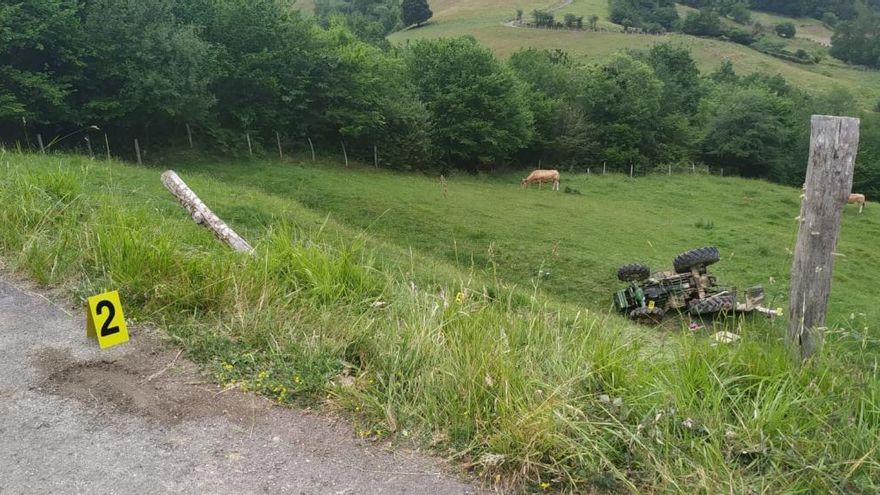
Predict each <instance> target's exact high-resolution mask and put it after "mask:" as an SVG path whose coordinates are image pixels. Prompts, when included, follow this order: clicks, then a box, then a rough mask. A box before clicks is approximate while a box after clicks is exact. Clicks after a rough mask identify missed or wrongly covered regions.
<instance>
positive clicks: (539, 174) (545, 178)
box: [522, 170, 559, 191]
mask: <svg viewBox="0 0 880 495" xmlns="http://www.w3.org/2000/svg"><path fill="white" fill-rule="evenodd" d="M532 182H537V183H538V189H540V188H541V185H542V184H543V183H545V182H552V183H553V190H554V191H558V190H559V170H533V171H532V173H530V174H529V176H528V177H526V178H525V179H523V180H522V186H523V187H526V188H527V187H529V184H531V183H532Z"/></svg>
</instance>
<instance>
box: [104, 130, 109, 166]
mask: <svg viewBox="0 0 880 495" xmlns="http://www.w3.org/2000/svg"><path fill="white" fill-rule="evenodd" d="M104 147H106V148H107V161H108V162H109V161H110V140H109V139H108V138H107V133H106V132H105V133H104Z"/></svg>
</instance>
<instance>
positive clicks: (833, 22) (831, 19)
mask: <svg viewBox="0 0 880 495" xmlns="http://www.w3.org/2000/svg"><path fill="white" fill-rule="evenodd" d="M838 22H840V19H839V18H838V17H837V15H835V14H834V12H825V13H824V14H822V23H823V24H825V25H826V26H828V27H830V28H832V29H833V28H834V26H837V23H838Z"/></svg>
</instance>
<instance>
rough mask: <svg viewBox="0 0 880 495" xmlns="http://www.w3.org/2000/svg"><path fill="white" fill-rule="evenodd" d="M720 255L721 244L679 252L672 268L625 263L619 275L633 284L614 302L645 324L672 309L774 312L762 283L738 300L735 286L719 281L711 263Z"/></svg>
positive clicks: (704, 312) (707, 312)
mask: <svg viewBox="0 0 880 495" xmlns="http://www.w3.org/2000/svg"><path fill="white" fill-rule="evenodd" d="M719 259H720V256H719V253H718V248H716V247H702V248H698V249H693V250H691V251H687V252H685V253H682V254H680V255H678V256H676V257H675V259H674V260H673V261H672V266H673V269H674V271H671V272H656V273H653V274H652V273H651V270H650V268H648V266H646V265H644V264H641V263H632V264H629V265H624V266H622V267H620V269H619V270H618V271H617V278H618V279H620V280H621V281H623V282H628V283H629V287H627V288H626V289H622V290H619V291H617V292H616V293H615V294H614V305H615V307H616V308H617V309H618V310H619V311H621V312H623V313H625V314H626V315H628V316H629V317H630V318H631V319H633V320H634V321H637V322H639V323H645V324H657V323H659V322H660V321H661V320H662V319H663V317H664V316H666V315H667V314H669V313H679V314H680V313H688V314H691V315H694V316H700V315H714V314H719V313H726V314H732V313H734V312H741V313H745V312H751V311H758V312H761V313H764V314H767V315H771V316H772V315H775V314H776V312H775V311H772V310H769V309H767V308H764V307H762V306H761V303H763V302H764V289H763V288H762V287H760V286H758V287H752V288H749V289H747V290H746V291H745V293H744V294H743V297H742V298H741V299H742V300H741V301H738V300H737V290H736V288H735V287H726V286H720V285H718V283H717V280H716V279H715V276H714V275H711V274H709V272H708V270H707V267H708V266H709V265H712V264H713V263H716V262H717V261H718V260H719Z"/></svg>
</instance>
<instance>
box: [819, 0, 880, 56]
mask: <svg viewBox="0 0 880 495" xmlns="http://www.w3.org/2000/svg"><path fill="white" fill-rule="evenodd" d="M878 33H880V13H878V12H877V11H875V10H872V9H870V8H868V7H867V6H866V5H864V4H859V7H858V15H857V16H856V18H855V19H853V20H851V21H847V22H841V23H839V24H838V25H837V27H836V28H835V29H834V35H833V36H832V37H831V55H832V56H834V57H836V58H839V59H841V60H843V61H845V62H849V63H851V64H859V65H867V66H869V67H880V35H878Z"/></svg>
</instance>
